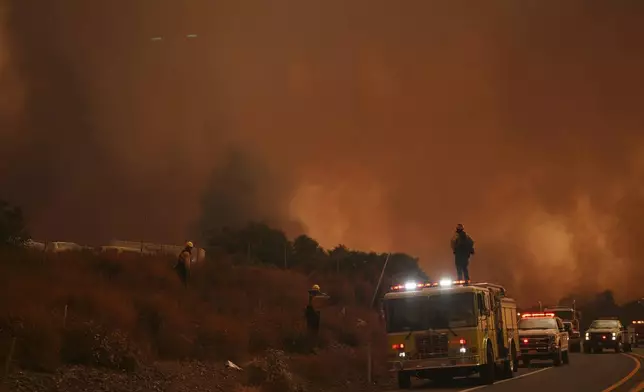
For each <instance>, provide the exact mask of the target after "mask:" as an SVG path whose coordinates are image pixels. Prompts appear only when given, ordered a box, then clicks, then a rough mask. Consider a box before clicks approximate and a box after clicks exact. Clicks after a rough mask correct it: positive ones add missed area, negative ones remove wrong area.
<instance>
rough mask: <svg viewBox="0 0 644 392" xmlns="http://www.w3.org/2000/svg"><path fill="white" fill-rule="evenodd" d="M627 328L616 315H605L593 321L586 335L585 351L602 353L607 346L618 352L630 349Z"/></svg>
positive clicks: (587, 352)
mask: <svg viewBox="0 0 644 392" xmlns="http://www.w3.org/2000/svg"><path fill="white" fill-rule="evenodd" d="M626 335H627V333H626V328H624V326H623V325H622V323H621V322H620V321H619V319H617V318H616V317H610V318H609V317H605V318H600V319H597V320H595V321H593V322H592V323H591V324H590V327H589V328H588V330H587V331H586V334H585V335H584V353H586V354H590V353H591V352H594V353H601V352H602V351H603V350H604V349H605V348H607V349H612V350H615V352H616V353H619V352H622V351H630V350H631V345H630V344H629V341H628V339H627V336H626Z"/></svg>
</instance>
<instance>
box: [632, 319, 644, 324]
mask: <svg viewBox="0 0 644 392" xmlns="http://www.w3.org/2000/svg"><path fill="white" fill-rule="evenodd" d="M633 324H644V321H642V320H633Z"/></svg>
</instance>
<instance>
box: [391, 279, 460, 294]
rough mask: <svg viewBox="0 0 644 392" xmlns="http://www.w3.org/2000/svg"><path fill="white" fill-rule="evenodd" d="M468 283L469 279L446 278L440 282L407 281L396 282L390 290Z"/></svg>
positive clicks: (409, 289) (411, 289)
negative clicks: (402, 282)
mask: <svg viewBox="0 0 644 392" xmlns="http://www.w3.org/2000/svg"><path fill="white" fill-rule="evenodd" d="M468 283H470V281H469V280H453V281H452V280H446V279H443V280H441V281H440V282H421V283H417V282H407V283H404V284H397V285H395V286H391V291H414V290H422V289H426V288H430V287H449V286H463V285H466V284H468Z"/></svg>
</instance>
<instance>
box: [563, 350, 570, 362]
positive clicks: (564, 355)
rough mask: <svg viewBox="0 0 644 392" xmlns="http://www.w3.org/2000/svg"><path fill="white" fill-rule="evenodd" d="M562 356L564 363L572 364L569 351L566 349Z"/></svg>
mask: <svg viewBox="0 0 644 392" xmlns="http://www.w3.org/2000/svg"><path fill="white" fill-rule="evenodd" d="M562 357H563V363H564V365H568V364H570V354H568V351H564V352H563V354H562Z"/></svg>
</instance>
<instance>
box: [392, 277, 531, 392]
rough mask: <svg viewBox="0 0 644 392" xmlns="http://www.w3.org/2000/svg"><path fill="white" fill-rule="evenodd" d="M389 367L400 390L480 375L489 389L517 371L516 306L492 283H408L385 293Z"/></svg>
mask: <svg viewBox="0 0 644 392" xmlns="http://www.w3.org/2000/svg"><path fill="white" fill-rule="evenodd" d="M384 310H385V318H386V325H387V335H388V344H389V353H388V356H389V358H388V365H389V369H390V371H391V372H396V373H397V375H398V386H399V388H401V389H407V388H410V387H411V377H412V376H414V377H417V378H423V379H430V380H433V381H437V382H444V381H447V380H451V379H452V378H454V377H459V376H469V375H472V374H475V373H478V374H480V377H481V380H482V381H483V383H485V384H492V383H493V382H494V381H495V380H496V379H499V378H510V377H513V373H514V372H516V371H518V365H519V360H518V355H517V353H518V347H519V339H518V330H517V308H516V302H515V301H514V300H513V299H511V298H508V297H507V296H506V291H505V289H504V288H503V287H502V286H499V285H496V284H492V283H471V282H468V281H452V280H442V281H440V282H436V283H431V282H422V283H419V282H407V283H405V284H401V285H396V286H392V287H391V291H390V292H388V293H387V294H385V297H384Z"/></svg>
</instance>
